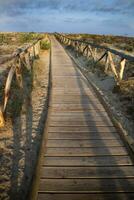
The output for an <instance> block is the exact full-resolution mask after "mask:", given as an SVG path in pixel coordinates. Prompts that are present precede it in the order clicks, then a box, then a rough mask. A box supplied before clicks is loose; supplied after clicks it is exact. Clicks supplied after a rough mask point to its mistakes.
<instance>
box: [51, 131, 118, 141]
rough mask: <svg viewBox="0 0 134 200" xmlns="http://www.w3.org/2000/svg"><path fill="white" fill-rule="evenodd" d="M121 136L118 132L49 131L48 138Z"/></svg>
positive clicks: (106, 137) (109, 137) (114, 137)
mask: <svg viewBox="0 0 134 200" xmlns="http://www.w3.org/2000/svg"><path fill="white" fill-rule="evenodd" d="M119 138H120V136H119V135H118V134H117V133H112V134H111V133H107V132H105V133H103V132H101V134H100V133H95V132H92V133H89V132H86V133H83V132H75V133H74V132H70V133H69V132H60V133H59V132H57V133H55V132H49V134H48V139H90V140H91V139H119Z"/></svg>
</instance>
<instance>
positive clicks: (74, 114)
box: [50, 110, 109, 120]
mask: <svg viewBox="0 0 134 200" xmlns="http://www.w3.org/2000/svg"><path fill="white" fill-rule="evenodd" d="M60 115H61V116H62V117H64V116H65V117H66V116H69V117H76V119H77V118H78V117H83V116H84V117H85V118H86V117H92V118H91V119H92V120H93V119H95V118H96V117H97V116H101V120H104V119H107V118H108V119H109V117H108V114H107V113H106V112H105V111H101V112H97V111H95V110H89V111H82V110H81V111H79V110H78V111H77V110H75V111H70V110H66V111H58V112H51V116H50V117H53V116H54V117H57V116H60Z"/></svg>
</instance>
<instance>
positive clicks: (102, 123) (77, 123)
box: [49, 119, 114, 127]
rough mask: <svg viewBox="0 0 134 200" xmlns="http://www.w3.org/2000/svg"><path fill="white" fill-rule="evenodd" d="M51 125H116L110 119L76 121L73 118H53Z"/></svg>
mask: <svg viewBox="0 0 134 200" xmlns="http://www.w3.org/2000/svg"><path fill="white" fill-rule="evenodd" d="M49 124H50V126H53V127H55V126H62V127H64V126H68V127H69V126H71V127H72V126H77V127H78V126H81V127H83V126H86V127H90V126H100V127H101V126H102V127H103V126H114V125H113V123H112V122H110V121H94V120H92V121H88V120H87V121H86V120H83V121H82V120H75V121H72V120H64V119H63V120H61V121H60V120H56V119H55V120H51V121H50V123H49Z"/></svg>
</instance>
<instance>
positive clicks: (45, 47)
mask: <svg viewBox="0 0 134 200" xmlns="http://www.w3.org/2000/svg"><path fill="white" fill-rule="evenodd" d="M50 46H51V45H50V42H49V41H41V49H43V50H48V49H50Z"/></svg>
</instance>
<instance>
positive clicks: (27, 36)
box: [19, 32, 41, 43]
mask: <svg viewBox="0 0 134 200" xmlns="http://www.w3.org/2000/svg"><path fill="white" fill-rule="evenodd" d="M39 38H41V36H40V35H39V34H37V33H33V32H30V33H21V34H20V37H19V40H20V42H21V43H26V42H32V41H33V40H37V39H39Z"/></svg>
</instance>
